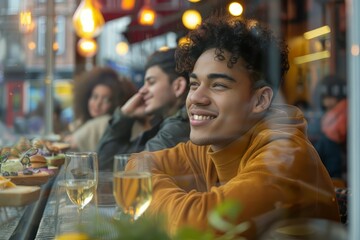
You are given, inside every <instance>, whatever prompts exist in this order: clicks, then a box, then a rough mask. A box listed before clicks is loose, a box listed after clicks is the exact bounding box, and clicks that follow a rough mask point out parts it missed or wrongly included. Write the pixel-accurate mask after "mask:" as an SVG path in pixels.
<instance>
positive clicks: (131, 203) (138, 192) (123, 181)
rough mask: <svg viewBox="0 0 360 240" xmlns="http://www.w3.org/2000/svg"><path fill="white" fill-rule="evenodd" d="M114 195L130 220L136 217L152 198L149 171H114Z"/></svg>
mask: <svg viewBox="0 0 360 240" xmlns="http://www.w3.org/2000/svg"><path fill="white" fill-rule="evenodd" d="M113 184H114V186H113V190H114V197H115V200H116V203H117V205H118V206H119V207H120V208H121V209H122V210H123V213H125V214H126V215H128V216H130V221H135V220H136V219H138V218H139V217H140V216H141V215H142V214H143V213H144V212H145V210H146V209H147V208H148V207H149V205H150V202H151V199H152V183H151V174H150V173H149V172H137V171H128V172H127V171H119V172H115V173H114V182H113Z"/></svg>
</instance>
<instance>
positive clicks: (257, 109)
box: [253, 86, 274, 113]
mask: <svg viewBox="0 0 360 240" xmlns="http://www.w3.org/2000/svg"><path fill="white" fill-rule="evenodd" d="M273 95H274V93H273V90H272V89H271V88H270V87H268V86H266V87H262V88H260V89H257V90H256V92H255V94H254V98H255V99H254V105H253V112H254V113H261V112H263V111H265V110H267V109H268V108H269V107H270V104H271V101H272V98H273Z"/></svg>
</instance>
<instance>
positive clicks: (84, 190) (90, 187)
mask: <svg viewBox="0 0 360 240" xmlns="http://www.w3.org/2000/svg"><path fill="white" fill-rule="evenodd" d="M95 191H96V181H94V180H67V181H66V193H67V195H68V197H69V199H70V200H71V202H72V203H74V204H76V205H77V206H78V208H79V209H83V208H84V207H85V206H86V205H87V204H88V203H89V202H90V201H91V200H92V199H93V197H94V193H95Z"/></svg>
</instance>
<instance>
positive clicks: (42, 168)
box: [0, 156, 55, 186]
mask: <svg viewBox="0 0 360 240" xmlns="http://www.w3.org/2000/svg"><path fill="white" fill-rule="evenodd" d="M54 174H55V173H54V171H53V170H50V169H48V168H47V160H46V159H45V158H44V157H42V156H40V157H34V156H32V157H30V164H29V167H26V168H25V167H24V165H23V164H22V163H21V159H9V160H7V161H6V162H4V163H2V165H1V173H0V175H1V176H2V177H4V178H6V179H11V181H12V182H13V183H15V184H18V185H25V186H34V185H42V184H44V183H46V182H47V181H48V180H49V178H50V177H52V176H53V175H54Z"/></svg>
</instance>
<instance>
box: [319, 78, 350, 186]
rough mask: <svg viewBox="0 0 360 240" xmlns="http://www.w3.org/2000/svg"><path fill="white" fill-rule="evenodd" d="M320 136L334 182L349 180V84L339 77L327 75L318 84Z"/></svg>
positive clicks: (320, 145) (321, 148)
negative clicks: (347, 166)
mask: <svg viewBox="0 0 360 240" xmlns="http://www.w3.org/2000/svg"><path fill="white" fill-rule="evenodd" d="M319 93H320V99H321V102H320V103H321V108H322V110H323V111H324V114H323V116H322V118H321V126H320V128H321V135H320V137H319V139H318V140H317V141H316V142H315V144H314V145H315V148H316V150H317V151H318V153H319V155H320V158H321V160H322V161H323V163H324V165H325V167H326V168H327V170H328V171H329V174H330V176H331V177H332V178H334V179H343V180H345V179H346V178H347V177H346V172H347V170H346V162H347V157H346V156H347V147H346V146H347V145H346V139H347V111H348V108H347V98H346V81H345V80H344V79H342V78H341V77H339V76H336V75H328V76H325V77H324V78H323V79H322V80H321V81H320V82H319Z"/></svg>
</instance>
